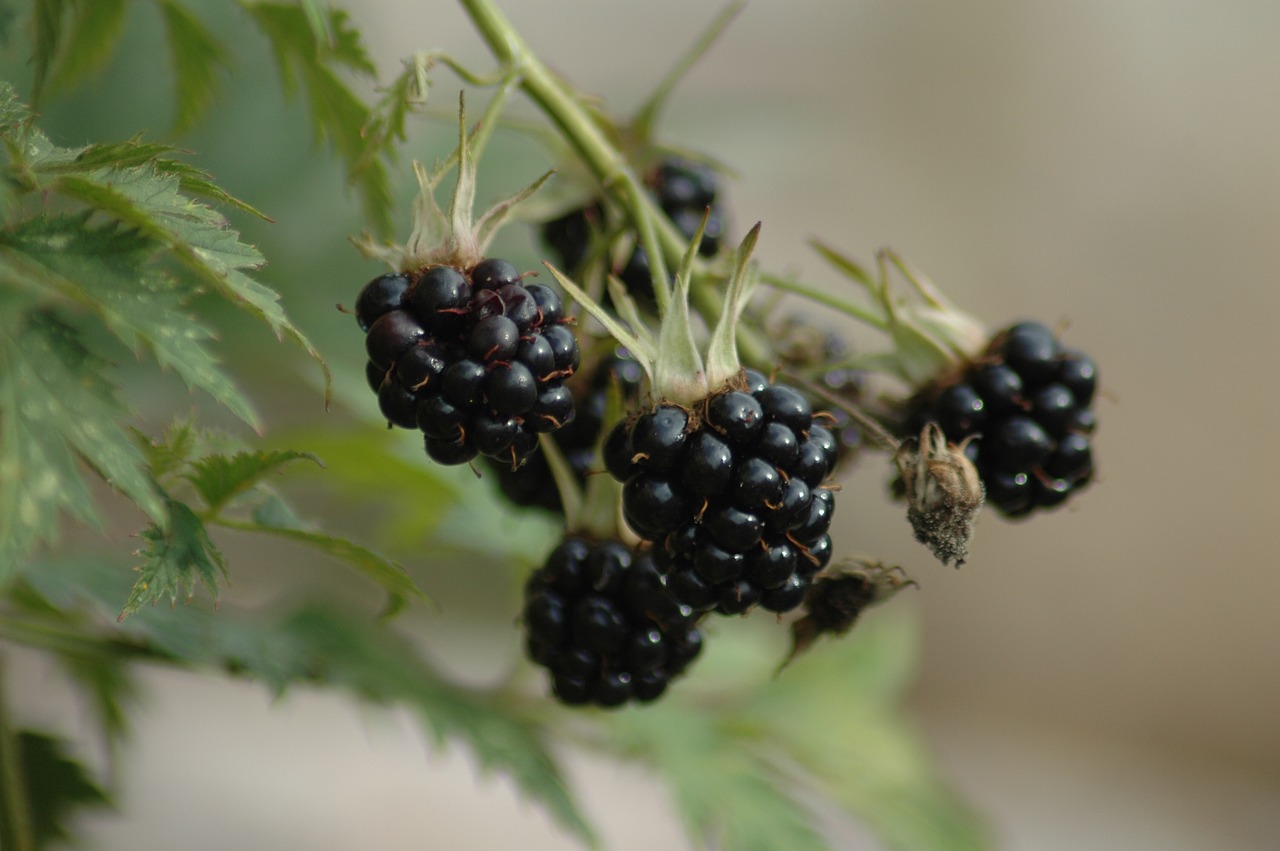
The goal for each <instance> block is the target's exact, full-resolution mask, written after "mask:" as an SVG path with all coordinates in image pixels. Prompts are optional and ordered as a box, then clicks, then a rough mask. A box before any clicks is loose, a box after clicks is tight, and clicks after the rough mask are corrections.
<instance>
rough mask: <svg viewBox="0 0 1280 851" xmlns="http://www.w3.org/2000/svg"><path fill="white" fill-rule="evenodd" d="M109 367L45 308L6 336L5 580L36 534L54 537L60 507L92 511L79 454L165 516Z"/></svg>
mask: <svg viewBox="0 0 1280 851" xmlns="http://www.w3.org/2000/svg"><path fill="white" fill-rule="evenodd" d="M105 370H106V364H105V362H103V361H102V360H101V359H100V358H98V357H97V356H95V355H94V354H93V353H91V352H90V351H89V350H88V349H87V348H86V347H85V345H84V343H83V342H82V341H81V339H80V335H79V334H78V333H77V332H76V331H75V329H73V328H72V327H70V326H69V325H67V324H65V323H64V322H62V321H61V320H60V319H58V318H57V317H55V316H53V315H51V314H49V313H47V312H38V313H31V314H29V315H28V316H27V318H26V322H25V324H24V325H22V326H19V332H18V333H17V334H16V335H14V336H9V337H7V338H5V339H4V340H0V423H3V425H4V428H2V429H0V481H3V482H5V485H4V487H3V488H0V584H2V583H3V580H4V579H5V578H6V574H7V573H8V571H10V570H11V569H12V568H13V566H14V565H15V564H16V563H17V561H18V559H20V558H21V557H22V556H23V555H24V554H25V553H26V552H27V551H28V550H29V549H30V547H31V546H32V545H33V544H35V543H36V542H38V541H47V540H50V539H51V538H52V537H53V534H54V533H55V531H56V522H57V520H56V518H57V514H58V512H59V511H62V510H65V511H69V512H70V513H72V514H73V515H75V516H77V517H79V518H81V519H83V520H89V521H91V520H92V519H93V518H94V516H95V515H94V511H93V503H92V498H91V497H90V495H89V493H88V491H87V489H86V487H85V485H84V482H83V480H82V476H81V473H80V471H79V470H78V469H77V467H76V464H75V460H74V459H75V458H76V457H77V456H78V457H80V458H83V459H84V460H85V461H86V462H87V463H89V464H90V465H91V466H92V467H93V468H94V469H96V470H97V471H98V473H99V474H100V475H101V476H102V478H103V479H104V480H106V481H107V482H108V483H109V484H111V485H112V486H113V487H115V488H116V489H117V490H119V491H121V492H122V493H124V494H125V495H127V496H128V497H129V498H130V499H132V500H133V501H134V502H135V503H137V504H138V506H139V507H140V508H141V509H142V510H143V511H145V512H146V513H147V514H148V515H149V516H150V517H151V518H152V519H153V520H154V521H156V522H163V521H164V519H165V517H166V512H165V509H164V505H163V503H162V501H161V499H160V497H159V495H158V494H157V493H156V491H155V489H154V487H153V486H152V483H151V479H150V477H149V476H148V475H147V472H146V470H145V464H144V461H143V458H142V455H141V453H140V452H139V451H138V449H137V448H136V447H135V445H134V444H133V442H132V440H131V439H130V437H129V435H128V434H127V433H126V432H125V430H124V429H123V428H122V427H121V426H120V424H119V423H120V421H121V420H123V419H124V417H125V411H124V408H123V406H122V405H121V404H120V402H119V400H118V399H117V398H116V388H115V387H114V386H113V385H112V384H111V383H110V382H109V381H108V380H107V379H106V378H105Z"/></svg>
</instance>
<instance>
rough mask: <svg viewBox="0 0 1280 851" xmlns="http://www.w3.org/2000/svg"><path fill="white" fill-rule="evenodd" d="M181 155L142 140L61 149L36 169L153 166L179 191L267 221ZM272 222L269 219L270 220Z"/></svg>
mask: <svg viewBox="0 0 1280 851" xmlns="http://www.w3.org/2000/svg"><path fill="white" fill-rule="evenodd" d="M176 153H179V151H178V149H177V148H174V147H173V146H172V145H165V144H161V143H158V142H144V141H142V140H141V139H140V138H137V137H135V138H133V139H129V140H128V141H125V142H107V143H100V144H93V145H86V146H85V147H83V148H59V149H57V150H55V151H52V152H50V154H49V155H47V156H45V157H43V158H42V159H41V160H40V161H39V163H38V164H37V165H36V168H35V170H36V171H37V172H39V173H41V174H92V173H94V172H96V171H97V170H98V169H103V168H113V169H124V168H131V167H142V166H150V167H151V168H153V169H155V171H156V173H157V174H161V175H169V176H173V177H176V178H178V188H179V189H180V190H181V191H183V192H187V193H190V194H192V195H200V196H202V197H205V198H208V199H210V200H211V201H215V202H217V203H219V204H227V205H229V206H232V207H235V208H236V209H239V210H243V211H245V212H246V213H250V214H252V215H254V216H257V217H258V218H260V219H267V216H266V215H265V214H264V213H262V212H261V211H259V210H257V209H255V208H254V207H253V206H251V205H250V204H248V203H246V202H244V201H242V200H240V199H239V198H236V197H235V196H234V195H232V194H230V193H229V192H227V191H226V190H224V189H222V187H220V186H218V185H217V184H216V183H214V182H213V178H211V177H210V176H209V174H208V172H204V171H201V170H200V169H198V168H196V167H195V166H193V165H191V164H189V163H185V162H183V161H182V160H178V159H174V158H173V156H172V155H173V154H176ZM267 220H268V221H270V219H267Z"/></svg>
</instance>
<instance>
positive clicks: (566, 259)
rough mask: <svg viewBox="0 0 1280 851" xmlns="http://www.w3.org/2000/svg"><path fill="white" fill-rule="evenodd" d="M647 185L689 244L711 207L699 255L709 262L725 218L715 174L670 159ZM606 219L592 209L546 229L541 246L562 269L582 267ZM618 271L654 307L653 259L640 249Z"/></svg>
mask: <svg viewBox="0 0 1280 851" xmlns="http://www.w3.org/2000/svg"><path fill="white" fill-rule="evenodd" d="M645 185H646V186H647V187H648V189H649V191H650V192H651V193H652V194H653V196H654V199H655V200H656V201H657V202H658V206H659V207H661V208H662V211H663V212H664V213H666V215H667V218H669V219H671V222H672V224H674V225H675V226H676V230H677V231H679V232H680V234H681V235H682V236H683V237H684V238H685V239H692V238H693V235H694V234H695V233H696V232H697V230H698V225H699V224H701V223H702V217H703V214H704V213H706V211H707V210H708V208H709V209H710V214H709V218H708V220H707V227H706V230H705V231H704V233H703V237H702V244H701V246H700V247H699V249H698V253H700V254H702V255H703V256H705V257H711V256H714V255H715V254H716V253H717V252H718V251H719V250H720V240H721V238H722V237H723V234H724V219H723V213H722V211H721V209H720V207H719V206H718V205H717V203H716V201H717V195H718V194H719V186H718V181H717V179H716V174H715V172H714V171H712V170H711V169H710V168H708V167H707V166H705V165H703V164H702V163H697V162H693V161H691V160H686V159H683V158H680V157H666V158H664V159H662V160H660V161H659V162H658V164H657V165H656V166H655V167H654V168H652V169H650V170H649V171H648V172H647V173H646V174H645ZM603 218H604V210H603V208H602V207H601V206H600V205H599V204H592V205H590V206H588V207H584V208H582V209H579V210H573V211H571V212H569V213H566V214H565V215H563V216H560V217H559V218H556V219H553V220H551V221H548V222H546V223H545V224H544V225H543V226H542V239H543V242H545V243H546V245H547V247H548V248H549V249H550V250H551V251H552V252H553V253H554V254H555V256H556V259H557V261H558V265H559V266H560V267H561V268H563V269H566V270H570V271H573V270H576V269H577V268H578V266H579V265H580V264H581V263H582V261H583V260H584V259H585V258H586V257H587V254H588V252H589V250H590V243H591V236H592V234H593V232H594V231H595V230H599V229H600V224H601V222H602V220H603ZM615 271H616V272H617V275H618V277H619V279H621V280H622V282H623V283H624V284H626V285H627V291H628V292H630V293H631V295H632V296H633V297H635V298H636V299H637V300H638V301H640V302H641V303H642V304H647V305H650V306H652V305H653V304H654V303H655V302H654V292H653V273H652V271H651V270H650V267H649V255H648V254H647V253H646V252H645V250H644V249H643V248H641V247H640V246H638V245H637V246H636V247H635V248H634V249H633V250H632V252H631V254H630V255H629V256H628V258H627V261H626V263H624V264H623V265H622V267H621V268H620V269H617V270H615Z"/></svg>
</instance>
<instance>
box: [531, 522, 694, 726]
mask: <svg viewBox="0 0 1280 851" xmlns="http://www.w3.org/2000/svg"><path fill="white" fill-rule="evenodd" d="M523 624H524V629H525V649H526V652H527V653H528V655H529V658H530V659H532V660H533V661H534V662H535V663H536V664H538V665H540V666H542V667H544V668H546V669H547V670H548V671H549V672H550V675H551V690H552V693H553V694H554V695H555V696H556V698H557V699H558V700H560V701H561V702H563V703H566V704H570V705H580V704H595V705H598V706H605V707H614V706H620V705H622V704H624V703H626V702H627V701H630V700H635V701H639V702H648V701H651V700H655V699H657V698H658V697H659V696H661V695H662V693H663V692H664V691H666V688H667V685H668V683H669V682H670V681H671V679H672V678H673V677H675V676H676V675H678V674H680V673H681V672H683V671H684V670H685V668H687V667H688V665H689V663H690V662H692V661H693V660H694V659H695V658H696V657H697V656H698V654H699V652H700V651H701V650H702V634H701V632H699V630H698V628H697V625H696V623H695V619H694V617H693V614H692V612H691V610H690V609H689V608H688V607H686V606H681V605H679V604H678V603H677V602H676V601H675V600H674V598H673V597H672V596H671V594H670V593H669V592H668V591H667V589H666V585H665V577H664V576H663V575H662V573H661V572H660V571H659V569H658V567H657V564H656V563H655V561H654V559H653V558H652V557H651V556H650V555H648V554H647V553H633V552H632V551H631V550H630V549H628V548H627V547H626V546H624V545H623V544H621V543H619V542H617V541H605V542H603V543H598V544H592V543H590V542H589V541H587V540H585V539H583V538H579V537H569V538H566V539H565V540H563V541H562V542H561V543H560V544H559V546H557V547H556V548H555V549H554V550H553V551H552V552H551V554H550V555H549V556H548V557H547V560H546V562H545V563H544V564H543V566H542V567H541V568H539V569H538V570H537V571H535V572H534V573H533V575H532V576H530V577H529V580H528V582H527V583H526V584H525V592H524V616H523Z"/></svg>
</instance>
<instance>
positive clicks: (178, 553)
mask: <svg viewBox="0 0 1280 851" xmlns="http://www.w3.org/2000/svg"><path fill="white" fill-rule="evenodd" d="M141 537H142V539H143V540H144V541H145V542H146V546H145V547H144V548H143V549H142V550H140V551H139V555H141V556H142V564H141V565H139V567H138V571H139V573H140V574H141V575H140V576H139V577H138V580H137V581H136V582H135V583H134V585H133V590H132V591H130V592H129V599H128V600H127V601H126V602H125V604H124V609H123V610H122V611H121V612H120V616H119V619H120V620H123V619H124V618H126V617H128V616H129V615H131V614H133V613H134V612H136V611H138V609H140V608H142V607H143V606H146V605H150V604H152V603H156V602H158V601H160V600H162V599H164V598H166V597H167V598H168V599H169V602H170V603H171V604H177V602H178V598H179V597H181V598H182V599H183V600H184V601H185V600H189V599H191V597H193V596H194V595H195V589H196V586H197V585H203V586H204V587H205V588H206V589H207V590H208V591H209V593H210V594H211V595H212V596H213V598H214V599H215V600H216V599H217V597H218V578H219V577H220V576H221V577H223V578H225V577H226V575H227V564H226V561H225V560H224V559H223V557H222V553H221V552H220V551H219V550H218V548H217V547H216V546H215V545H214V543H213V541H212V540H210V539H209V533H208V531H206V529H205V527H204V523H202V522H201V520H200V518H199V517H197V516H196V514H195V512H193V511H192V510H191V509H190V508H189V507H187V505H186V504H184V503H181V502H178V501H177V500H174V499H170V500H169V519H168V522H167V523H165V524H164V525H163V526H161V525H158V524H153V525H151V526H149V527H147V528H146V529H143V530H142V533H141Z"/></svg>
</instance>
